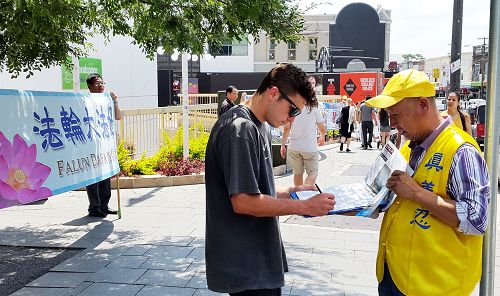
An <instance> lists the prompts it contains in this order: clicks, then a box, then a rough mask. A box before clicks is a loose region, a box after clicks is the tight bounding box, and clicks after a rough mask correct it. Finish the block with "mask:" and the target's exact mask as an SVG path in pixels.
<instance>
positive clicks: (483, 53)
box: [477, 37, 488, 99]
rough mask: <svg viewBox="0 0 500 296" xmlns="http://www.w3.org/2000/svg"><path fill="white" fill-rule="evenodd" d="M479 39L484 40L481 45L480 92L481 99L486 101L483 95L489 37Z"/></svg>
mask: <svg viewBox="0 0 500 296" xmlns="http://www.w3.org/2000/svg"><path fill="white" fill-rule="evenodd" d="M477 39H483V44H482V45H481V60H480V62H481V64H480V71H481V88H480V89H481V91H480V92H479V98H480V99H484V94H483V89H484V86H483V84H484V71H485V64H486V57H485V53H486V39H488V37H480V38H477Z"/></svg>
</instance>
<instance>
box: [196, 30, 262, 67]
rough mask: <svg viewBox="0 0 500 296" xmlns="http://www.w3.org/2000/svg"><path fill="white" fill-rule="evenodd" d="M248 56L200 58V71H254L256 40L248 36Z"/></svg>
mask: <svg viewBox="0 0 500 296" xmlns="http://www.w3.org/2000/svg"><path fill="white" fill-rule="evenodd" d="M248 39H249V43H248V55H247V56H217V57H215V58H213V59H211V60H206V59H205V58H200V72H202V73H204V72H206V73H228V72H253V71H254V68H253V62H254V41H253V38H252V36H251V35H249V36H248Z"/></svg>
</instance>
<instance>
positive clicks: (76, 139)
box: [0, 89, 120, 209]
mask: <svg viewBox="0 0 500 296" xmlns="http://www.w3.org/2000/svg"><path fill="white" fill-rule="evenodd" d="M0 106H1V108H0V118H1V119H2V120H1V122H0V209H1V208H6V207H10V206H15V205H20V204H26V203H30V202H33V201H37V200H41V199H45V198H47V197H49V196H53V195H56V194H60V193H63V192H66V191H70V190H73V189H77V188H81V187H83V186H86V185H89V184H93V183H96V182H99V181H101V180H104V179H106V178H109V177H111V176H114V175H116V174H117V173H118V172H119V170H120V169H119V166H118V157H117V153H116V124H115V114H114V108H113V101H112V100H111V97H110V96H109V94H107V93H103V94H90V93H71V92H44V91H20V90H8V89H4V90H1V89H0Z"/></svg>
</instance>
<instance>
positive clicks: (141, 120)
mask: <svg viewBox="0 0 500 296" xmlns="http://www.w3.org/2000/svg"><path fill="white" fill-rule="evenodd" d="M180 97H181V102H182V96H180ZM318 100H319V101H320V102H328V103H338V102H340V96H318ZM189 102H190V104H189V109H188V110H189V126H190V127H192V126H194V125H199V124H201V125H202V126H203V130H204V131H205V132H210V131H211V130H212V127H213V125H214V124H215V122H216V121H217V106H218V105H217V94H190V95H189ZM122 111H123V118H122V120H120V121H119V123H118V135H119V141H122V140H123V141H124V142H125V145H126V146H128V147H133V151H134V153H133V157H134V158H139V157H141V155H142V154H144V153H145V154H146V156H151V155H153V154H155V153H156V152H157V151H158V150H159V149H160V148H161V146H162V144H163V140H164V139H163V132H167V133H168V135H169V136H170V137H171V138H172V137H173V136H174V135H175V133H176V132H177V130H178V129H179V128H180V127H181V126H182V107H181V106H170V107H158V108H144V109H128V110H122ZM194 136H195V137H196V136H197V133H195V134H194Z"/></svg>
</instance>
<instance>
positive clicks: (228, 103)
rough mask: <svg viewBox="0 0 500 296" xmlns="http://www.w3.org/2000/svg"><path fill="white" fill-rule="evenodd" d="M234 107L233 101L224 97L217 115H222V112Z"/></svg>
mask: <svg viewBox="0 0 500 296" xmlns="http://www.w3.org/2000/svg"><path fill="white" fill-rule="evenodd" d="M233 107H234V103H233V102H231V100H229V99H228V98H225V99H224V101H222V104H221V105H220V109H219V117H220V116H222V114H224V113H226V111H227V110H229V109H231V108H233Z"/></svg>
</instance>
